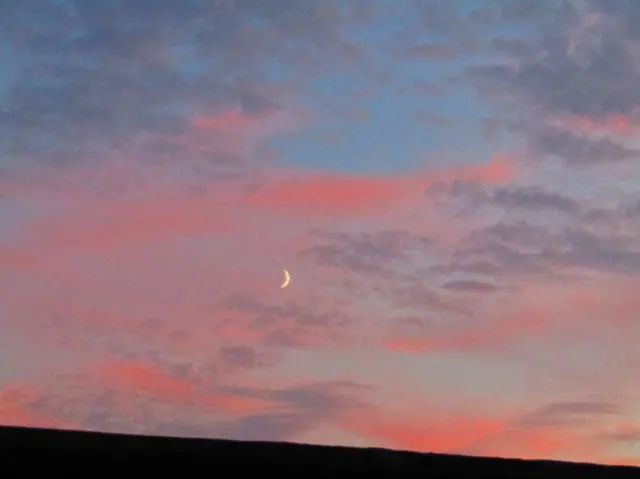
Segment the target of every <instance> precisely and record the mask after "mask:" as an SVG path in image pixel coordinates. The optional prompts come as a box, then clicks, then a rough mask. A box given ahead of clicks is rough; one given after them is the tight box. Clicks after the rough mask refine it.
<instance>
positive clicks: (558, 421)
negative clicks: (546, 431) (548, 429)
mask: <svg viewBox="0 0 640 479" xmlns="http://www.w3.org/2000/svg"><path fill="white" fill-rule="evenodd" d="M621 413H622V408H621V407H620V406H619V405H617V404H613V403H608V402H597V401H575V402H556V403H550V404H547V405H544V406H542V407H540V408H538V409H536V410H535V411H533V412H531V413H529V414H527V415H525V416H524V417H523V418H521V419H520V421H519V425H520V426H529V427H531V426H533V427H535V426H543V427H544V426H557V425H572V424H581V423H585V422H588V421H590V420H593V419H594V418H597V417H599V416H612V415H619V414H621Z"/></svg>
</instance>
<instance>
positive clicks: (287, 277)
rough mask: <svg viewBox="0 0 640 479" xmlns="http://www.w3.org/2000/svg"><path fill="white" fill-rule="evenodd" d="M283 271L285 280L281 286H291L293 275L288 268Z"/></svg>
mask: <svg viewBox="0 0 640 479" xmlns="http://www.w3.org/2000/svg"><path fill="white" fill-rule="evenodd" d="M282 272H283V273H284V281H283V282H282V284H281V285H280V288H286V287H287V286H289V283H290V282H291V275H290V274H289V272H288V271H287V270H286V269H283V270H282Z"/></svg>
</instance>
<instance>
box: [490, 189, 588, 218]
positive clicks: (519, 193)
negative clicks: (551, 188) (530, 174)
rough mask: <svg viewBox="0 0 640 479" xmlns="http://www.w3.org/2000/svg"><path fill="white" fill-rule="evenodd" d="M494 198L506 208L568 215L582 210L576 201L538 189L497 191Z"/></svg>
mask: <svg viewBox="0 0 640 479" xmlns="http://www.w3.org/2000/svg"><path fill="white" fill-rule="evenodd" d="M493 197H494V200H495V201H496V203H498V204H500V205H502V206H505V207H509V206H512V207H522V208H548V209H554V210H558V211H563V212H568V213H571V212H575V211H579V209H580V205H579V203H578V202H577V201H576V200H574V199H572V198H569V197H567V196H564V195H561V194H558V193H554V192H548V191H544V190H543V189H541V188H537V187H521V188H502V189H497V190H495V192H494V195H493Z"/></svg>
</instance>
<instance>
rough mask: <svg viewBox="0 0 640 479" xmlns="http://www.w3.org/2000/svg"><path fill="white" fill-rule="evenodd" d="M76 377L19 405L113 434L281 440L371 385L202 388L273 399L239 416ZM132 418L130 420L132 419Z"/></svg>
mask: <svg viewBox="0 0 640 479" xmlns="http://www.w3.org/2000/svg"><path fill="white" fill-rule="evenodd" d="M80 379H81V378H78V377H76V378H69V377H63V378H59V381H58V383H57V384H56V385H55V386H54V387H52V388H47V389H45V388H44V387H43V389H42V390H40V391H39V393H38V394H37V395H36V396H35V398H31V397H30V398H27V399H26V400H25V401H23V404H21V406H23V407H25V408H26V409H28V410H31V411H34V412H37V413H38V414H41V415H42V414H44V415H46V416H48V417H53V418H56V419H59V420H64V421H67V422H69V423H71V424H76V425H78V427H81V428H83V429H87V430H98V431H105V432H117V433H137V434H162V435H170V436H171V435H173V436H181V437H188V436H191V437H209V438H227V439H238V440H265V441H283V440H293V439H295V436H296V435H298V434H300V433H303V432H306V431H309V430H311V429H313V428H315V427H318V426H320V425H322V424H323V423H326V422H331V421H332V420H334V419H336V418H337V417H339V415H340V414H343V413H346V412H348V411H350V410H352V409H354V408H356V407H361V406H363V405H366V402H365V401H364V399H363V395H364V394H365V393H367V392H370V390H371V388H370V387H368V386H365V385H361V384H355V383H349V382H339V381H337V382H317V383H309V384H301V385H293V386H290V387H286V388H281V389H273V390H264V389H252V388H231V387H224V386H220V385H211V384H210V385H208V386H206V385H205V386H203V388H202V394H204V396H205V397H206V394H208V393H212V394H217V393H223V394H224V393H226V394H232V395H235V396H237V397H246V398H261V399H265V400H267V401H269V402H271V403H272V407H268V408H266V409H265V411H264V412H259V413H253V414H250V415H248V416H244V417H241V418H238V419H225V418H224V417H223V418H221V417H220V416H219V415H216V414H212V413H215V411H212V410H211V407H210V406H209V405H205V404H200V403H199V402H198V401H197V400H195V398H188V397H185V398H184V402H178V403H175V402H174V401H169V402H166V401H165V398H163V397H161V395H159V396H158V397H154V396H153V395H149V394H142V395H140V394H136V393H135V392H133V391H118V390H114V389H107V388H104V387H102V386H101V384H100V383H99V382H98V383H95V384H93V383H87V382H81V381H80ZM132 415H133V417H135V421H132V420H131V418H132Z"/></svg>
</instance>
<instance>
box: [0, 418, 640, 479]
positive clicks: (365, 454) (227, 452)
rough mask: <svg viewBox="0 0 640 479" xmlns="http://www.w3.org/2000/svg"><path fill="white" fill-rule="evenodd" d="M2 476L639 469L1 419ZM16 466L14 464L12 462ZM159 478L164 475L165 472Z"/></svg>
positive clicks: (633, 473)
mask: <svg viewBox="0 0 640 479" xmlns="http://www.w3.org/2000/svg"><path fill="white" fill-rule="evenodd" d="M0 448H1V449H0V451H1V452H0V455H1V456H0V457H1V461H0V463H2V464H3V465H4V468H5V470H6V473H5V474H3V475H4V476H6V477H11V476H13V472H12V471H16V472H17V471H20V474H21V476H24V475H25V473H29V470H33V471H36V470H39V471H40V474H41V473H42V472H45V471H46V473H47V474H60V475H61V477H62V476H64V477H83V478H95V477H114V475H115V474H118V476H123V477H129V476H131V477H133V476H134V475H135V476H136V477H153V476H154V475H156V474H164V475H169V474H171V475H174V474H176V475H177V476H174V477H179V478H183V477H239V475H240V474H249V473H251V474H260V477H264V475H265V474H279V475H282V474H283V473H284V474H289V473H292V474H296V475H298V476H299V477H302V476H300V475H301V474H304V477H313V476H316V477H322V476H323V475H328V474H331V476H332V477H335V475H336V474H340V473H344V474H350V475H351V474H356V473H364V474H372V473H383V474H387V475H388V477H398V476H402V475H406V474H412V475H414V474H420V475H422V476H423V477H427V478H430V479H431V478H445V477H473V478H505V479H506V478H509V479H519V478H523V479H525V478H549V477H567V478H570V477H571V478H573V477H575V478H592V477H593V478H609V477H612V478H618V477H619V478H627V477H628V478H640V468H636V467H628V466H601V465H595V464H583V463H570V462H556V461H525V460H519V459H493V458H481V457H470V456H456V455H446V454H421V453H413V452H403V451H392V450H388V449H374V448H369V449H364V448H348V447H337V446H336V447H334V446H311V445H303V444H290V443H270V442H242V441H227V440H213V439H191V438H187V439H182V438H171V437H160V436H134V435H124V434H107V433H98V432H84V431H82V432H80V431H61V430H51V429H30V428H17V427H1V426H0ZM17 467H19V469H16V468H17ZM163 477H164V476H163Z"/></svg>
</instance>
